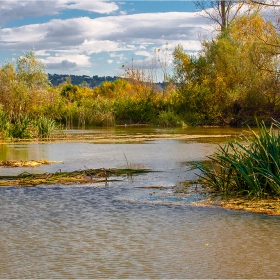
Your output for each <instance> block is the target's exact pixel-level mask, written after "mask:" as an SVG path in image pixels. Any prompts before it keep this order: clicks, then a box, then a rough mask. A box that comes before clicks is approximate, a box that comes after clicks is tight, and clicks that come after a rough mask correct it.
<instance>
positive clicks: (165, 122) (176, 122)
mask: <svg viewBox="0 0 280 280" xmlns="http://www.w3.org/2000/svg"><path fill="white" fill-rule="evenodd" d="M157 121H158V124H159V125H161V126H183V125H184V122H183V121H182V119H181V118H180V117H179V116H178V115H177V114H176V113H175V112H174V111H171V110H168V111H162V112H160V113H159V116H158V120H157Z"/></svg>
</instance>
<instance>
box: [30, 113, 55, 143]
mask: <svg viewBox="0 0 280 280" xmlns="http://www.w3.org/2000/svg"><path fill="white" fill-rule="evenodd" d="M35 123H36V126H37V131H38V135H39V137H40V138H50V135H51V133H52V132H53V131H54V129H55V128H56V123H55V121H54V120H52V119H49V118H47V117H44V116H41V117H39V118H38V119H37V120H36V122H35Z"/></svg>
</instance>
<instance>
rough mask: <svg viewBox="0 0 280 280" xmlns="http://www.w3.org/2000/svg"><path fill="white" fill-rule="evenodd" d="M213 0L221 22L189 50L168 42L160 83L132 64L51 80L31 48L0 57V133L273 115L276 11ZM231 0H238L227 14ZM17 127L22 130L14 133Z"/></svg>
mask: <svg viewBox="0 0 280 280" xmlns="http://www.w3.org/2000/svg"><path fill="white" fill-rule="evenodd" d="M215 2H216V4H217V3H218V4H219V5H220V6H216V8H217V9H221V8H222V9H223V10H224V9H225V8H227V7H228V6H227V5H230V6H229V8H228V9H226V10H224V12H225V11H226V13H228V15H227V14H226V15H227V17H225V18H224V19H222V18H220V19H221V21H220V19H219V16H220V17H221V16H222V17H224V16H225V14H224V12H223V13H220V14H219V12H218V14H216V17H214V15H213V16H211V17H210V18H213V19H214V21H215V20H217V21H218V22H221V24H220V25H219V24H218V25H217V26H218V27H219V30H218V32H217V35H216V36H215V37H214V38H212V39H211V40H205V41H203V42H202V49H201V51H200V52H199V53H198V54H196V55H191V54H188V53H187V52H185V51H184V49H183V47H182V46H180V45H178V46H176V47H175V49H174V51H173V54H172V56H173V73H172V74H171V75H170V76H168V75H167V73H166V72H164V83H165V86H164V87H159V86H158V85H157V84H156V82H155V79H154V74H153V73H152V72H151V71H147V70H146V69H139V68H134V67H130V68H124V74H123V75H122V76H121V77H119V78H118V79H116V80H114V81H105V82H103V83H102V84H101V85H100V86H95V87H93V88H88V87H85V86H83V85H74V84H72V82H71V80H70V79H67V80H66V81H65V82H64V83H62V84H60V85H58V86H53V85H51V83H50V81H49V77H48V74H47V73H46V68H45V65H44V64H43V63H42V62H41V61H40V60H39V59H38V58H37V57H36V56H35V54H34V53H33V52H28V53H25V54H23V55H22V56H20V57H18V58H17V59H16V60H15V62H7V63H6V64H4V65H3V66H2V67H1V68H0V133H1V137H19V138H20V137H21V136H24V137H32V136H33V137H40V136H41V137H46V136H47V135H48V133H46V132H45V133H43V132H44V129H45V131H47V127H54V123H56V124H60V125H62V126H64V127H65V126H87V125H91V126H95V125H115V124H143V123H145V124H155V125H164V126H176V125H180V126H182V125H242V124H248V123H249V124H250V123H252V122H253V120H254V118H255V117H258V118H261V119H263V120H268V119H269V118H271V117H272V118H275V119H280V92H279V88H280V87H279V83H280V79H279V69H280V64H279V55H280V36H279V31H280V29H279V19H277V20H276V21H274V20H273V18H270V19H269V18H265V17H264V16H262V13H261V9H260V7H259V4H256V3H254V5H255V6H250V11H249V10H246V12H241V10H242V9H241V7H240V5H241V4H240V3H239V2H238V3H237V2H233V1H213V2H212V4H215ZM222 2H225V3H223V4H225V5H223V6H222V5H221V4H222ZM253 2H256V1H253ZM233 4H235V5H237V4H238V5H239V6H237V7H235V9H234V12H235V13H234V14H233V16H231V17H230V15H232V13H230V9H233V7H234V6H233ZM272 4H273V3H272V2H271V4H270V5H272ZM242 5H244V3H242ZM256 5H257V6H256ZM269 7H270V6H269ZM202 8H203V7H202ZM204 8H205V7H204ZM274 8H275V11H278V7H277V6H275V7H274ZM206 10H207V9H206ZM243 10H244V9H243ZM207 13H210V10H207ZM207 13H206V15H207ZM211 13H215V9H212V10H211ZM272 14H273V13H272ZM276 14H277V13H276ZM160 62H161V61H160ZM163 70H164V71H165V69H163ZM39 127H40V129H41V130H40V129H39ZM20 128H22V130H23V131H24V132H22V133H21V132H20V133H18V131H19V130H20V131H21V129H20ZM15 131H17V133H15ZM40 131H41V132H40ZM42 131H43V132H42Z"/></svg>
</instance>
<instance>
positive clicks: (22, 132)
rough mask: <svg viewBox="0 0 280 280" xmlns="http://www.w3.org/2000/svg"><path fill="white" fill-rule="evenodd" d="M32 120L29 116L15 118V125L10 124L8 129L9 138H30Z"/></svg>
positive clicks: (20, 115)
mask: <svg viewBox="0 0 280 280" xmlns="http://www.w3.org/2000/svg"><path fill="white" fill-rule="evenodd" d="M30 125H31V119H30V118H29V117H28V116H27V115H22V114H19V115H17V116H16V117H15V118H14V122H13V123H9V125H8V128H7V134H8V137H11V138H20V139H23V138H30V137H31V134H30V130H29V128H30Z"/></svg>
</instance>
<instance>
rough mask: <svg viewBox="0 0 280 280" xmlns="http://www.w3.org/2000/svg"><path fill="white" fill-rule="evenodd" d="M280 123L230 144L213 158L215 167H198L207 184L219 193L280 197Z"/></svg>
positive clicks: (199, 164) (275, 122) (196, 164)
mask: <svg viewBox="0 0 280 280" xmlns="http://www.w3.org/2000/svg"><path fill="white" fill-rule="evenodd" d="M279 130H280V123H279V122H278V121H276V120H273V122H272V124H271V126H270V128H269V129H267V127H266V125H265V123H264V122H261V123H258V130H257V132H255V131H253V130H252V129H251V128H249V132H250V134H249V136H242V137H241V139H240V141H229V142H228V143H227V144H226V145H225V146H224V147H222V146H219V150H218V151H217V152H216V153H214V155H212V156H210V157H209V159H210V161H211V166H206V165H205V164H203V163H194V166H195V167H196V168H198V169H199V170H200V171H202V175H200V177H201V178H203V180H204V182H205V183H206V184H207V185H209V186H211V187H213V188H215V189H216V190H218V191H221V192H224V193H230V194H237V195H248V196H253V197H260V198H261V197H266V196H280V135H279Z"/></svg>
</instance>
